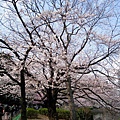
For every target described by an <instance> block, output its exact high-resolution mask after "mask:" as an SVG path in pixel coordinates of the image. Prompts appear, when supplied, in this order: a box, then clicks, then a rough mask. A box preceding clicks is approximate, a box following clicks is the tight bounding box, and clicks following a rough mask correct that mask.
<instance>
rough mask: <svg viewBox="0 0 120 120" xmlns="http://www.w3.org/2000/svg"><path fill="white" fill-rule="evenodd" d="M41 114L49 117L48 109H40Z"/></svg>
mask: <svg viewBox="0 0 120 120" xmlns="http://www.w3.org/2000/svg"><path fill="white" fill-rule="evenodd" d="M39 114H42V115H48V109H47V108H40V109H39Z"/></svg>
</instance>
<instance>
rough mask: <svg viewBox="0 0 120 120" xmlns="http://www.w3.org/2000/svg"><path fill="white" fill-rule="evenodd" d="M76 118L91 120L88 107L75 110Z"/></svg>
mask: <svg viewBox="0 0 120 120" xmlns="http://www.w3.org/2000/svg"><path fill="white" fill-rule="evenodd" d="M77 117H78V118H80V120H92V112H91V108H90V107H82V108H79V109H78V110H77Z"/></svg>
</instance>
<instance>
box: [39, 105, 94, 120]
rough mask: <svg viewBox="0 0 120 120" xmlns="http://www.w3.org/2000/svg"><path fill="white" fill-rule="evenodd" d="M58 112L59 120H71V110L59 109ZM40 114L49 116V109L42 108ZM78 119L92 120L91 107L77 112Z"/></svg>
mask: <svg viewBox="0 0 120 120" xmlns="http://www.w3.org/2000/svg"><path fill="white" fill-rule="evenodd" d="M56 111H57V113H58V118H59V119H66V120H68V119H69V118H70V111H69V110H65V109H62V108H57V109H56ZM39 113H40V114H42V115H48V109H47V108H40V109H39ZM77 117H78V118H80V119H81V120H91V119H92V112H91V108H89V107H84V108H79V109H78V110H77Z"/></svg>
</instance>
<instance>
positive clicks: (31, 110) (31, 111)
mask: <svg viewBox="0 0 120 120" xmlns="http://www.w3.org/2000/svg"><path fill="white" fill-rule="evenodd" d="M38 114H39V111H38V110H35V109H34V108H27V118H30V119H33V118H37V117H38Z"/></svg>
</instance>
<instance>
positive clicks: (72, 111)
mask: <svg viewBox="0 0 120 120" xmlns="http://www.w3.org/2000/svg"><path fill="white" fill-rule="evenodd" d="M66 87H67V93H68V103H69V110H70V120H77V116H76V110H75V104H74V98H73V91H72V88H71V78H70V76H68V78H67V82H66Z"/></svg>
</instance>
